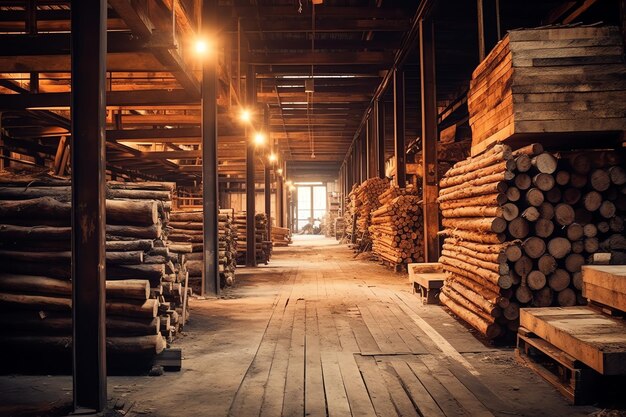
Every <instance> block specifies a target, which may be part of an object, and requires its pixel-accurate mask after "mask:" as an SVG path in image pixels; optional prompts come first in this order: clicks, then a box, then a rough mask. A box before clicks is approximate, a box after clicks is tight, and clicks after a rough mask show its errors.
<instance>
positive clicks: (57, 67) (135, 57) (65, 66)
mask: <svg viewBox="0 0 626 417" xmlns="http://www.w3.org/2000/svg"><path fill="white" fill-rule="evenodd" d="M106 60H107V70H108V71H114V72H117V71H123V72H159V71H168V70H169V68H168V67H167V66H165V65H163V64H162V63H161V62H159V61H158V60H157V59H156V58H155V57H154V55H153V54H152V53H151V52H123V53H112V54H107V56H106ZM3 72H4V73H21V72H46V73H48V72H51V73H57V72H70V56H69V55H37V56H30V55H13V56H6V57H4V58H2V59H0V73H3Z"/></svg>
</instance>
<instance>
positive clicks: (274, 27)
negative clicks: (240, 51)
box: [242, 18, 410, 33]
mask: <svg viewBox="0 0 626 417" xmlns="http://www.w3.org/2000/svg"><path fill="white" fill-rule="evenodd" d="M310 23H311V22H310V19H297V18H293V19H268V20H260V21H259V20H257V19H243V20H242V24H243V26H244V30H245V31H246V32H247V33H260V32H263V33H275V32H290V33H303V32H304V33H307V32H311V31H312V28H311V24H310ZM409 28H410V22H409V20H408V19H384V20H383V19H379V20H369V19H367V20H366V19H337V20H326V19H319V20H317V21H316V22H315V31H316V32H317V33H330V32H368V31H374V32H404V31H407V30H408V29H409Z"/></svg>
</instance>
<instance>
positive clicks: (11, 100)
mask: <svg viewBox="0 0 626 417" xmlns="http://www.w3.org/2000/svg"><path fill="white" fill-rule="evenodd" d="M106 100H107V104H108V105H110V106H112V107H115V106H141V105H144V104H146V105H148V104H167V103H169V104H198V102H199V97H190V96H189V94H188V93H187V92H186V91H185V90H171V91H164V90H135V91H107V92H106ZM69 105H70V93H40V94H0V109H4V110H24V109H50V108H59V107H69Z"/></svg>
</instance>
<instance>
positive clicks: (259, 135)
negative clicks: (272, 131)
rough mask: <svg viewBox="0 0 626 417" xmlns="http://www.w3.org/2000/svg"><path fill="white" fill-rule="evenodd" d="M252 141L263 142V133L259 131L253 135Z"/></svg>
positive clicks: (261, 143) (260, 143)
mask: <svg viewBox="0 0 626 417" xmlns="http://www.w3.org/2000/svg"><path fill="white" fill-rule="evenodd" d="M254 143H255V144H256V145H263V144H264V143H265V135H264V134H263V133H261V132H259V133H257V134H256V135H254Z"/></svg>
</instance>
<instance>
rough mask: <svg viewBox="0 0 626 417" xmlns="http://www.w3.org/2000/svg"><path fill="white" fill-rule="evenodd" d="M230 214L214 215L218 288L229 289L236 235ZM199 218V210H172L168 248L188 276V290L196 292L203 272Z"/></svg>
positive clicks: (235, 249) (232, 280) (235, 251)
mask: <svg viewBox="0 0 626 417" xmlns="http://www.w3.org/2000/svg"><path fill="white" fill-rule="evenodd" d="M233 217H234V216H233V210H220V212H219V214H218V245H219V248H218V257H219V274H220V284H221V286H222V287H224V286H225V285H232V284H233V283H234V280H235V258H236V253H237V232H236V230H234V225H233ZM202 222H203V214H202V210H201V209H199V210H198V209H196V210H175V211H173V212H172V213H171V223H170V228H171V233H170V235H169V242H168V246H169V247H170V250H171V251H172V252H174V253H177V254H178V257H179V259H180V261H181V263H182V264H183V265H184V268H185V269H186V270H187V271H188V273H189V281H190V284H191V286H192V288H193V289H194V290H196V291H199V289H200V286H201V282H202V269H203V265H204V264H203V250H204V249H203V241H204V236H203V227H202Z"/></svg>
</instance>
